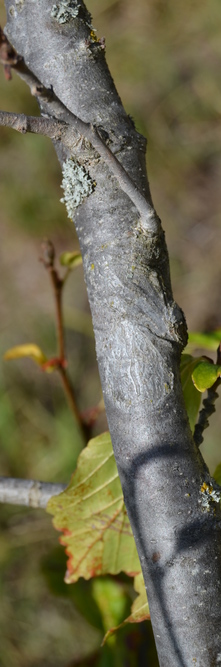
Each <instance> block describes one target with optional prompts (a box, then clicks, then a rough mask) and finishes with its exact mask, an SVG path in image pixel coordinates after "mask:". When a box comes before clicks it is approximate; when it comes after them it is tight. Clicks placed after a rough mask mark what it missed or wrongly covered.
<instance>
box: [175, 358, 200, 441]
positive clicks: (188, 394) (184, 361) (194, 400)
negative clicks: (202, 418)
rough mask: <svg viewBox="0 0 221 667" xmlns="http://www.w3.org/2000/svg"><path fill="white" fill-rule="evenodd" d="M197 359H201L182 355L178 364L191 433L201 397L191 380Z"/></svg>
mask: <svg viewBox="0 0 221 667" xmlns="http://www.w3.org/2000/svg"><path fill="white" fill-rule="evenodd" d="M199 359H201V357H192V356H191V354H182V356H181V364H180V375H181V382H182V388H183V395H184V401H185V406H186V410H187V414H188V417H189V422H190V428H191V431H192V432H193V431H194V427H195V424H196V421H197V415H198V412H199V408H200V403H201V396H200V394H199V392H198V391H197V389H196V387H194V384H193V380H192V373H193V371H194V368H195V367H196V365H197V364H198V363H199Z"/></svg>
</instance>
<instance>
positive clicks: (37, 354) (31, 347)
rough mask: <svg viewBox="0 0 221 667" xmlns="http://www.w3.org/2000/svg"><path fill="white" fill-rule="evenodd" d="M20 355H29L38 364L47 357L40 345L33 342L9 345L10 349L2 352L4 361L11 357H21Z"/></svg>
mask: <svg viewBox="0 0 221 667" xmlns="http://www.w3.org/2000/svg"><path fill="white" fill-rule="evenodd" d="M22 357H30V359H33V361H35V363H36V364H38V365H39V366H43V365H44V364H45V363H46V362H47V357H46V356H45V355H44V353H43V352H42V350H41V349H40V347H38V345H35V344H34V343H27V344H25V345H17V346H16V347H11V348H10V350H7V352H5V354H4V359H5V360H6V361H9V360H11V359H21V358H22Z"/></svg>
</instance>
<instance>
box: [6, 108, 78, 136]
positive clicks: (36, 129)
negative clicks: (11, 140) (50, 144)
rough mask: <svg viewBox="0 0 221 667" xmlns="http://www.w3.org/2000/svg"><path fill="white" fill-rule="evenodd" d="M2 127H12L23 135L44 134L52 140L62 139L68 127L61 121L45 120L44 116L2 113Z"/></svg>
mask: <svg viewBox="0 0 221 667" xmlns="http://www.w3.org/2000/svg"><path fill="white" fill-rule="evenodd" d="M0 125H2V126H4V127H11V128H12V129H13V130H17V132H21V134H26V133H27V132H29V133H32V134H42V135H44V136H46V137H49V138H50V139H55V140H58V139H61V136H62V133H63V132H64V133H65V130H67V127H68V126H67V125H66V123H64V122H63V121H61V120H56V119H54V118H44V117H43V116H36V117H35V116H25V114H23V113H21V114H17V113H9V112H8V111H0Z"/></svg>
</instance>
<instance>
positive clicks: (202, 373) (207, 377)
mask: <svg viewBox="0 0 221 667" xmlns="http://www.w3.org/2000/svg"><path fill="white" fill-rule="evenodd" d="M220 376H221V366H218V365H216V364H211V363H209V362H208V361H201V362H200V363H198V364H197V366H196V368H195V369H194V371H193V373H192V379H193V382H194V385H195V387H196V388H197V389H198V391H200V392H203V391H206V389H209V388H210V387H212V386H213V384H214V383H215V382H216V380H217V378H218V377H220Z"/></svg>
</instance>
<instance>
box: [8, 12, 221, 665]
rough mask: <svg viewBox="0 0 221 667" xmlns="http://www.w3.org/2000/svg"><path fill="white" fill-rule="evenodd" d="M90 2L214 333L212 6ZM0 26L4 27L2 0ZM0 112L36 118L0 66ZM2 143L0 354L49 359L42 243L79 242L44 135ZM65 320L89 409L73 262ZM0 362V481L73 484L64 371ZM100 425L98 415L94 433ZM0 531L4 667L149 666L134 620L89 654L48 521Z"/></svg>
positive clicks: (209, 451)
mask: <svg viewBox="0 0 221 667" xmlns="http://www.w3.org/2000/svg"><path fill="white" fill-rule="evenodd" d="M87 6H88V9H89V10H90V11H91V13H92V16H93V25H94V27H95V28H96V29H97V34H98V36H99V37H103V36H105V37H106V46H107V48H106V54H107V61H108V63H109V66H110V70H111V72H112V75H113V78H114V80H115V83H116V86H117V88H118V91H119V93H120V96H121V98H122V101H123V103H124V106H125V108H126V110H127V112H128V113H130V114H131V115H132V116H133V118H134V120H135V123H136V127H137V129H138V130H139V131H140V132H142V133H143V134H144V135H145V136H147V138H148V150H147V167H148V176H149V181H150V185H151V191H152V196H153V200H154V204H155V207H156V209H157V212H158V214H159V215H160V217H161V219H162V222H163V227H164V229H165V231H166V238H167V244H168V248H169V254H170V262H171V274H172V283H173V289H174V296H175V299H176V300H177V302H178V303H179V305H180V306H181V307H182V308H183V310H184V312H185V315H186V318H187V323H188V327H189V330H190V331H204V332H207V331H211V330H214V329H216V328H219V327H221V313H220V310H221V290H220V283H219V280H220V273H221V268H220V267H221V265H220V254H221V234H220V208H221V188H220V181H221V157H220V156H221V150H220V149H221V129H220V114H221V89H220V68H221V39H220V37H221V12H220V2H219V0H210V2H209V3H208V2H206V1H205V0H200V1H199V0H195V1H194V2H193V0H186V2H185V3H177V2H176V0H167V2H165V1H164V0H137V1H136V3H135V2H134V0H102V1H101V0H88V1H87ZM0 20H1V25H2V27H4V25H5V11H4V3H3V0H0ZM0 108H1V109H2V110H8V111H18V112H21V113H28V114H33V115H34V114H37V113H38V109H37V104H36V101H35V100H34V99H33V98H32V97H31V95H30V93H29V89H27V88H26V86H25V84H24V83H22V82H21V81H20V80H19V78H18V77H17V76H16V74H15V73H13V79H12V81H10V82H7V81H6V80H5V78H4V75H3V71H2V70H1V71H0ZM0 151H1V152H0V285H1V287H0V332H1V336H0V358H1V359H2V357H3V354H4V352H5V351H6V350H7V349H8V348H10V347H12V346H13V345H17V344H21V343H28V342H35V343H36V344H37V345H39V346H40V347H41V348H42V349H43V351H44V352H45V354H46V355H48V356H54V355H55V354H56V336H55V328H54V301H53V294H52V292H51V287H50V283H49V278H48V274H47V272H46V270H45V269H44V267H43V265H42V263H41V262H39V255H40V246H41V242H42V240H43V239H44V238H45V237H47V238H50V239H51V240H52V242H53V244H54V246H55V249H56V253H57V256H58V257H59V255H60V253H61V252H63V251H65V250H70V251H71V250H77V248H78V244H77V239H76V235H75V231H74V227H73V224H72V223H71V221H70V220H67V217H66V211H65V208H64V206H63V205H62V204H61V203H60V201H59V200H60V197H61V196H62V191H61V189H60V183H61V172H60V166H59V164H58V162H57V159H56V155H55V152H54V149H53V146H52V145H51V143H50V141H49V140H48V139H45V138H42V137H36V136H32V135H27V136H20V135H19V134H17V133H15V132H14V133H13V131H11V130H8V129H5V128H0ZM64 319H65V325H66V340H67V350H68V359H69V368H70V374H71V377H72V381H73V385H74V388H75V391H76V395H77V397H78V405H79V408H80V409H81V410H85V409H87V408H89V407H91V406H92V405H95V404H96V403H98V402H99V400H100V398H101V389H100V382H99V377H98V372H97V368H96V358H95V351H94V340H93V333H92V327H91V320H90V312H89V307H88V302H87V295H86V289H85V285H84V280H83V272H82V268H81V267H78V269H76V272H75V273H74V274H73V275H71V276H70V278H69V280H68V282H67V285H66V287H65V293H64ZM0 367H1V373H0V475H6V476H18V477H25V478H36V479H41V480H43V481H60V482H68V480H69V478H70V475H71V473H72V471H73V470H74V468H75V465H76V461H77V457H78V454H79V452H80V450H81V448H82V446H83V440H82V436H81V433H80V432H79V429H78V428H77V426H76V424H75V421H74V419H73V416H72V414H71V413H70V411H69V408H68V406H67V403H66V399H65V396H64V394H63V391H62V387H61V384H60V381H59V377H57V376H56V374H51V375H47V374H45V373H42V372H41V370H39V369H38V368H37V367H36V366H35V365H34V364H33V363H32V362H31V361H28V360H23V361H14V362H3V361H0ZM220 426H221V419H220V416H219V404H218V406H217V413H216V414H215V416H213V417H212V419H211V428H210V429H209V430H208V431H207V432H206V433H205V442H204V444H203V446H202V452H203V454H204V456H205V458H206V461H207V463H208V465H209V467H210V470H211V472H212V473H213V471H214V469H215V467H216V465H217V464H218V463H219V462H220V461H221V448H220ZM105 429H106V421H105V416H104V415H103V416H101V417H100V418H99V420H98V422H97V424H96V427H95V429H94V434H96V433H99V432H101V431H102V430H105ZM0 530H1V537H0V595H1V603H0V665H1V666H2V667H6V665H7V667H37V666H38V667H43V666H44V667H52V666H53V667H63V666H67V667H71V666H72V665H80V664H81V665H89V664H91V665H96V666H97V665H99V667H100V665H102V666H105V667H108V666H109V665H118V664H119V666H120V665H124V664H125V665H129V666H131V667H132V666H133V665H138V664H139V666H140V665H142V664H145V665H146V666H148V667H155V665H157V662H156V658H155V657H154V647H153V644H152V638H151V630H150V629H148V632H149V633H150V635H149V642H148V647H147V646H146V644H145V642H143V633H144V631H143V629H142V625H141V626H140V627H139V630H138V629H137V626H133V629H132V631H130V632H129V631H126V632H123V631H121V632H120V634H119V635H118V636H117V638H115V639H113V640H111V641H110V642H109V644H108V646H106V648H105V649H102V650H100V648H99V647H100V643H101V640H102V636H103V634H104V632H105V630H106V627H105V623H107V618H106V616H105V613H106V614H107V609H106V607H105V602H104V600H103V601H102V596H100V597H99V595H97V594H96V591H95V589H93V586H91V585H90V584H87V583H86V584H85V585H84V582H80V584H79V586H77V585H76V586H72V587H70V586H69V587H68V586H66V585H64V584H62V578H63V574H64V572H65V558H64V554H63V551H62V548H61V547H59V546H58V535H57V534H56V533H55V531H54V529H53V527H52V525H51V518H50V516H48V515H45V513H44V512H42V511H41V510H25V509H21V508H19V507H17V508H16V507H10V506H4V507H2V508H0ZM58 582H60V583H58ZM106 583H107V588H108V586H109V584H110V582H109V583H108V581H107V582H106ZM112 584H113V586H112ZM112 584H110V587H109V588H108V591H109V593H107V591H106V593H105V596H104V595H103V598H105V600H107V599H108V595H109V598H110V600H109V607H108V608H109V609H112V611H113V617H112V620H111V623H112V624H113V625H114V624H115V623H116V620H117V621H118V622H120V619H121V614H123V615H122V618H123V617H124V616H125V615H127V613H129V606H130V602H131V596H132V595H133V593H132V588H131V586H130V584H129V583H128V581H126V579H124V578H121V580H119V581H118V582H112ZM111 586H112V588H111ZM116 586H117V587H118V589H119V590H118V589H116ZM116 590H118V594H116ZM110 591H111V592H110ZM119 591H121V593H122V591H123V593H122V595H124V607H125V608H124V610H123V611H122V605H121V607H120V608H118V607H119V603H117V602H116V599H118V600H119V597H120V596H119ZM121 597H122V596H121ZM82 600H83V603H82ZM89 601H90V604H91V607H90V604H89ZM117 605H118V606H117ZM105 609H106V611H105ZM105 619H106V620H105ZM109 620H110V619H109ZM108 622H109V621H108ZM145 633H146V630H145ZM123 647H124V648H123ZM116 656H118V658H117V657H116ZM138 656H139V660H138ZM118 661H119V662H118Z"/></svg>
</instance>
